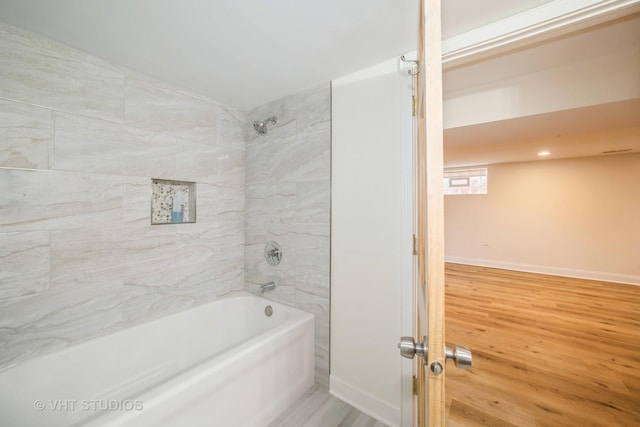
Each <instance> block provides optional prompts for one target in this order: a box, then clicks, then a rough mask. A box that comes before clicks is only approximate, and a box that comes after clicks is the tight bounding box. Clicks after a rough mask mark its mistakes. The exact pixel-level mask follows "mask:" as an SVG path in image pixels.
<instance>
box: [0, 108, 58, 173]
mask: <svg viewBox="0 0 640 427" xmlns="http://www.w3.org/2000/svg"><path fill="white" fill-rule="evenodd" d="M52 141H53V113H52V112H51V111H50V110H47V109H44V108H40V107H36V106H33V105H28V104H22V103H18V102H13V101H7V100H3V99H0V142H1V143H0V167H14V168H26V169H47V168H48V167H49V149H50V147H51V145H52Z"/></svg>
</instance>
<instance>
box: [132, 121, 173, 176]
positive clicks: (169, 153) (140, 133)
mask: <svg viewBox="0 0 640 427" xmlns="http://www.w3.org/2000/svg"><path fill="white" fill-rule="evenodd" d="M124 146H125V147H124V149H123V153H122V155H123V158H124V165H123V166H124V171H123V172H124V174H125V175H127V176H145V177H153V178H156V177H163V178H172V177H174V176H176V175H177V173H176V158H177V154H178V147H177V142H176V138H175V137H173V136H170V135H164V134H160V133H155V132H149V131H146V130H141V129H135V128H130V127H125V128H124Z"/></svg>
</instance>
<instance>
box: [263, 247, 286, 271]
mask: <svg viewBox="0 0 640 427" xmlns="http://www.w3.org/2000/svg"><path fill="white" fill-rule="evenodd" d="M264 259H265V260H266V261H267V263H269V265H272V266H274V267H275V266H276V265H278V264H280V261H282V249H281V248H280V245H279V244H278V243H277V242H269V243H267V244H266V246H265V247H264Z"/></svg>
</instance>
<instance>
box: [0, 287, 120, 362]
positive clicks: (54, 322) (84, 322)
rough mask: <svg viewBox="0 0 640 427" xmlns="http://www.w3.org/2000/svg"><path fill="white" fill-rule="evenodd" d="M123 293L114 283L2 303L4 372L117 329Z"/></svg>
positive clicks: (0, 339) (1, 359)
mask: <svg viewBox="0 0 640 427" xmlns="http://www.w3.org/2000/svg"><path fill="white" fill-rule="evenodd" d="M121 291H122V283H121V282H111V283H108V284H106V285H98V284H96V285H94V286H79V287H73V288H64V289H48V290H46V291H45V292H41V293H38V294H35V295H29V296H26V297H22V298H16V299H12V300H6V301H0V343H1V344H0V345H2V346H3V347H2V351H1V352H0V368H1V367H3V366H7V365H9V364H11V363H16V362H19V361H21V360H26V359H29V358H33V357H36V356H39V355H42V354H45V353H49V352H51V351H54V350H57V349H60V348H64V347H67V346H69V345H71V344H74V343H78V342H81V341H86V340H87V339H90V338H92V337H95V336H97V335H101V334H105V333H108V332H111V331H114V330H117V329H119V328H120V327H121V326H122V292H121Z"/></svg>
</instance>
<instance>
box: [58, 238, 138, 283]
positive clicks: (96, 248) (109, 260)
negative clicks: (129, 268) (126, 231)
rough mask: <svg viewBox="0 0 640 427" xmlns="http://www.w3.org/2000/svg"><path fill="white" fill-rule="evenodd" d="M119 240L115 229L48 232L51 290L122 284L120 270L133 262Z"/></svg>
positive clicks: (122, 279)
mask: <svg viewBox="0 0 640 427" xmlns="http://www.w3.org/2000/svg"><path fill="white" fill-rule="evenodd" d="M123 237H124V235H123V231H122V230H121V229H120V228H119V227H117V226H114V227H108V228H100V227H97V228H94V227H91V226H87V227H84V228H76V229H75V230H73V231H72V232H69V231H68V230H62V231H51V269H50V278H51V288H54V289H60V288H69V287H76V286H87V285H88V284H89V283H92V284H95V283H96V282H99V283H101V284H103V285H104V286H108V284H109V283H118V282H120V283H122V282H123V281H124V279H125V278H126V276H125V270H124V269H123V268H122V267H123V266H124V265H126V264H127V263H130V262H133V260H132V259H131V257H129V256H128V255H129V254H128V253H127V252H126V251H125V250H124V248H123V241H124V238H123Z"/></svg>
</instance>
